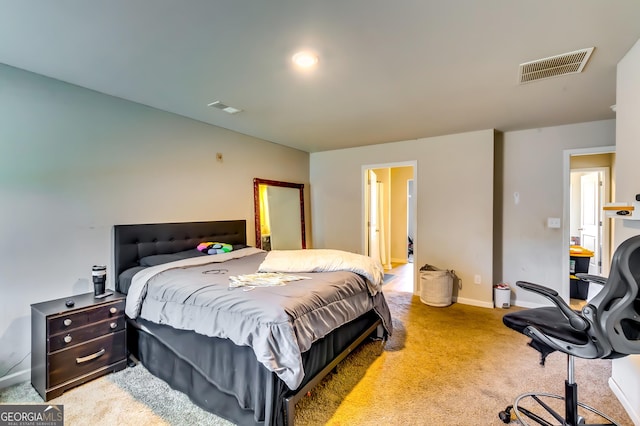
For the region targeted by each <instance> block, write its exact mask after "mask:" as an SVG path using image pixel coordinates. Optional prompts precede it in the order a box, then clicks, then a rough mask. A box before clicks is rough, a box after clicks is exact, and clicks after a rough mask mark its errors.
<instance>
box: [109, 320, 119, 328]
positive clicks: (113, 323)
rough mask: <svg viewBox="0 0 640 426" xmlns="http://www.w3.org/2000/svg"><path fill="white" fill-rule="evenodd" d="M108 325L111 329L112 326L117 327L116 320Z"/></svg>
mask: <svg viewBox="0 0 640 426" xmlns="http://www.w3.org/2000/svg"><path fill="white" fill-rule="evenodd" d="M109 327H111V329H112V330H113V329H114V328H118V323H117V322H112V323H111V324H109Z"/></svg>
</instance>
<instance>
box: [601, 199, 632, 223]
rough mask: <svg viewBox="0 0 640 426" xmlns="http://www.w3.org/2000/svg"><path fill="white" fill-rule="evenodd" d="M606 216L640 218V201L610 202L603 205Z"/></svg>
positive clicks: (628, 218) (629, 218)
mask: <svg viewBox="0 0 640 426" xmlns="http://www.w3.org/2000/svg"><path fill="white" fill-rule="evenodd" d="M602 210H604V213H605V216H606V217H611V218H614V219H627V220H640V202H638V201H634V202H631V203H609V204H605V205H604V207H602Z"/></svg>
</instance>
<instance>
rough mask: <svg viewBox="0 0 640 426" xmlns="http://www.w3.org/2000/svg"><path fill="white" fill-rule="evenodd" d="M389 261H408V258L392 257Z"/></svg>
mask: <svg viewBox="0 0 640 426" xmlns="http://www.w3.org/2000/svg"><path fill="white" fill-rule="evenodd" d="M391 262H393V263H409V260H408V259H407V258H406V257H403V258H399V257H392V258H391Z"/></svg>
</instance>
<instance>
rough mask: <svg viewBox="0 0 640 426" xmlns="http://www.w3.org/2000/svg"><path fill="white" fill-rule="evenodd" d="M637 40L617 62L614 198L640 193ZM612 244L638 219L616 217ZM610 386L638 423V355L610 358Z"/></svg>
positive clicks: (637, 227)
mask: <svg viewBox="0 0 640 426" xmlns="http://www.w3.org/2000/svg"><path fill="white" fill-rule="evenodd" d="M638 114H640V40H639V41H638V42H637V43H636V44H635V45H634V46H633V48H632V49H631V50H630V51H629V52H628V53H627V54H626V55H625V57H624V58H623V59H622V60H621V61H620V62H619V63H618V69H617V89H616V170H615V174H616V192H615V201H618V202H623V201H624V202H630V201H632V200H635V195H636V194H639V193H640V167H639V166H638V161H639V160H640V120H638ZM614 226H615V230H614V240H615V243H614V246H615V247H617V246H618V245H619V244H620V243H621V242H623V241H624V240H626V239H627V238H629V237H632V236H634V235H638V234H640V221H631V220H621V219H616V220H615V223H614ZM611 379H612V380H611V382H610V383H611V387H612V389H613V390H614V391H616V394H617V395H618V398H619V399H620V400H621V402H622V403H623V404H624V405H625V408H626V409H627V411H628V412H629V416H630V417H631V418H632V419H633V420H634V422H635V424H636V425H640V355H634V356H631V357H628V358H627V359H620V360H613V366H612V373H611Z"/></svg>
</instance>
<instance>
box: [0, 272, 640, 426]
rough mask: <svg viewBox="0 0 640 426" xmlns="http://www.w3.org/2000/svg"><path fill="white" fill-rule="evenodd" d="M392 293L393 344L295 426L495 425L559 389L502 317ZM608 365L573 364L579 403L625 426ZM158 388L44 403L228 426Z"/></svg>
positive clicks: (140, 421)
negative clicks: (531, 397) (535, 395)
mask: <svg viewBox="0 0 640 426" xmlns="http://www.w3.org/2000/svg"><path fill="white" fill-rule="evenodd" d="M385 287H386V286H385ZM392 289H393V286H392V285H390V286H389V288H388V289H386V290H385V293H386V295H387V299H388V301H389V304H390V307H391V309H392V314H393V318H394V326H395V333H394V335H393V337H392V338H391V339H390V340H389V341H388V342H386V344H384V345H383V344H381V343H380V342H370V343H367V344H365V345H363V346H362V347H361V348H360V349H358V350H356V351H354V353H352V354H351V355H350V356H349V357H348V358H347V359H346V360H345V361H344V362H343V363H342V364H341V365H340V366H339V367H338V371H337V374H331V375H330V376H328V377H327V378H326V379H325V380H324V381H323V382H322V383H321V384H320V385H319V386H318V387H317V388H316V389H315V390H314V391H313V392H312V393H311V395H310V396H308V397H306V398H304V399H303V400H302V401H300V403H299V404H298V410H297V414H296V424H298V425H322V424H328V425H344V426H346V425H383V424H384V425H402V424H406V425H503V424H504V423H502V422H501V421H500V420H499V419H498V412H499V411H501V410H503V409H504V408H505V407H506V405H508V404H510V403H512V402H513V399H514V397H515V396H516V395H518V394H520V393H523V392H528V391H534V390H536V391H544V392H549V393H561V392H562V391H563V384H564V379H565V376H566V357H565V356H564V355H562V354H558V353H555V354H552V355H550V356H549V357H548V358H547V365H546V366H545V367H541V366H540V365H539V364H538V361H539V357H538V353H537V352H536V351H535V350H533V349H531V348H529V347H528V346H527V344H526V343H527V342H528V339H527V338H526V337H525V336H522V335H520V334H518V333H516V332H514V331H512V330H510V329H508V328H506V327H505V326H504V325H502V315H503V314H504V313H506V312H509V311H510V310H503V309H485V308H477V307H472V306H466V305H460V304H453V305H451V306H449V307H446V308H435V307H431V306H427V305H424V304H422V303H421V302H420V300H419V298H417V297H415V296H412V295H411V294H409V293H402V292H396V291H393V290H392ZM513 309H516V308H511V310H513ZM610 368H611V363H610V361H605V360H591V361H587V360H577V362H576V380H577V382H578V383H579V385H580V390H579V392H580V394H579V399H580V400H581V401H582V402H584V403H586V404H588V405H591V406H595V407H596V408H599V409H600V410H602V411H605V412H606V413H608V414H610V415H611V416H612V417H613V418H614V419H615V420H617V421H618V422H619V424H620V425H623V426H633V425H632V423H631V421H630V419H629V418H628V416H627V415H626V413H625V412H624V409H623V408H622V406H621V405H620V403H619V402H618V400H617V399H616V398H615V396H614V395H613V393H612V392H611V390H610V389H609V386H608V383H607V380H608V378H609V376H610ZM127 375H129V376H127ZM134 376H135V381H137V382H140V386H137V387H135V388H132V387H131V386H129V385H128V383H130V382H132V381H133V380H130V379H131V378H132V377H134ZM163 386H165V385H164V383H163V382H161V381H159V380H157V379H155V378H154V377H152V376H150V375H149V374H148V373H147V372H146V370H144V368H142V367H141V366H137V367H135V368H130V369H127V370H124V371H122V372H119V373H116V374H112V375H110V376H107V377H104V378H101V379H97V380H94V381H93V382H91V383H88V384H85V385H83V386H82V387H80V388H77V389H74V390H71V391H69V392H67V393H65V394H64V395H63V396H61V397H60V398H56V399H55V400H53V401H51V402H52V403H57V404H64V406H65V420H66V424H67V425H83V424H87V425H89V424H91V425H95V424H105V425H106V424H120V425H155V424H158V425H160V424H176V425H177V424H215V425H226V424H229V423H228V422H226V421H223V420H221V419H219V418H216V417H215V416H213V415H211V414H209V413H205V412H204V411H202V410H200V409H198V408H197V407H195V406H193V404H191V403H190V402H189V401H188V399H187V398H185V397H184V395H181V394H179V393H177V392H174V391H171V390H169V389H168V388H166V387H163ZM34 393H35V391H33V390H32V388H31V387H30V386H29V385H28V384H26V383H25V384H22V385H17V386H15V387H14V388H9V389H5V390H2V391H0V402H5V403H6V402H33V401H37V399H35V400H34V396H33V395H34ZM35 396H36V397H37V394H35ZM556 405H557V404H556ZM561 411H562V410H561ZM587 419H588V420H589V419H590V418H589V417H587ZM592 420H594V419H592Z"/></svg>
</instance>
